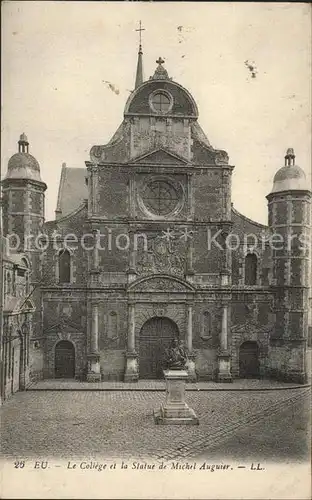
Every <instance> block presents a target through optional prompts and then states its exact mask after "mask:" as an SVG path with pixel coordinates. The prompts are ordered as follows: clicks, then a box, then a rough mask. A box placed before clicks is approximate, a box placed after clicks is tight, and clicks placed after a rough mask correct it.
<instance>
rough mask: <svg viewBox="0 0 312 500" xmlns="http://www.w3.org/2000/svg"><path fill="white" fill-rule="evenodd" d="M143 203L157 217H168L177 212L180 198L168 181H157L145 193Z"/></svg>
mask: <svg viewBox="0 0 312 500" xmlns="http://www.w3.org/2000/svg"><path fill="white" fill-rule="evenodd" d="M142 200H143V203H144V205H145V207H146V208H147V210H149V211H150V212H152V213H154V214H156V215H160V216H162V215H168V214H170V213H171V212H173V211H174V210H175V208H176V207H177V205H178V204H179V201H180V196H179V193H178V192H177V190H176V189H175V187H174V186H173V185H172V184H170V183H169V182H167V181H164V180H155V181H152V182H150V183H149V184H147V186H146V187H145V189H144V191H143V196H142Z"/></svg>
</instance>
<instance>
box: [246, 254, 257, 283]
mask: <svg viewBox="0 0 312 500" xmlns="http://www.w3.org/2000/svg"><path fill="white" fill-rule="evenodd" d="M257 261H258V259H257V256H256V255H255V254H254V253H249V254H248V255H246V257H245V285H256V284H257V263H258V262H257Z"/></svg>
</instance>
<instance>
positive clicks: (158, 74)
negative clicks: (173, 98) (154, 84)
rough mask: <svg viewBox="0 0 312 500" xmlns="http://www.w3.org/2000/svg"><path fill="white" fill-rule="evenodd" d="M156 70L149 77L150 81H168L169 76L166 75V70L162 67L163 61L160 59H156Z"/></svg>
mask: <svg viewBox="0 0 312 500" xmlns="http://www.w3.org/2000/svg"><path fill="white" fill-rule="evenodd" d="M156 62H157V64H158V66H157V68H156V70H155V73H154V75H153V76H151V79H152V80H169V76H168V73H167V70H166V69H165V68H164V67H163V64H164V62H165V61H164V59H163V58H162V57H159V58H158V59H157V61H156Z"/></svg>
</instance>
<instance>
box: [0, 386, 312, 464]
mask: <svg viewBox="0 0 312 500" xmlns="http://www.w3.org/2000/svg"><path fill="white" fill-rule="evenodd" d="M309 391H310V390H309V388H302V389H287V390H280V391H278V390H276V391H275V390H272V391H251V392H239V391H214V392H208V391H207V392H205V391H198V392H196V391H190V392H187V402H188V404H189V405H190V406H191V407H192V408H194V410H195V412H196V414H197V415H198V417H199V421H200V424H199V425H198V426H179V425H176V426H175V425H173V426H157V425H155V424H154V421H153V410H154V409H155V408H159V406H160V404H161V403H162V402H163V400H164V396H165V395H164V393H163V392H160V391H155V392H153V391H139V392H136V391H26V392H19V393H17V394H16V395H15V396H14V397H13V398H12V399H10V400H8V401H7V402H6V403H5V405H4V406H3V407H2V409H1V442H2V446H1V449H2V457H3V458H5V459H25V458H34V457H36V458H38V457H40V458H50V457H55V458H60V459H65V460H66V459H70V458H76V459H79V458H83V459H95V460H100V459H101V460H103V459H104V458H106V459H114V458H119V459H120V458H125V459H130V458H136V459H148V460H162V459H164V460H171V459H172V460H189V459H195V458H197V457H201V458H204V459H212V458H213V457H215V458H217V457H219V458H220V459H226V458H236V459H240V460H242V459H246V460H257V461H259V460H268V461H277V462H282V461H302V460H306V459H308V456H309V441H310V440H309V418H310V413H309V399H310V397H309Z"/></svg>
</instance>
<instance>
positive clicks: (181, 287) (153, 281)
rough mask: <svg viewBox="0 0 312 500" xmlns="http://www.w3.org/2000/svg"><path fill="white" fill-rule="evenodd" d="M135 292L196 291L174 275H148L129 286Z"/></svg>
mask: <svg viewBox="0 0 312 500" xmlns="http://www.w3.org/2000/svg"><path fill="white" fill-rule="evenodd" d="M128 290H129V291H131V292H132V291H133V292H187V293H189V292H194V287H193V286H192V285H191V284H190V283H187V282H186V281H183V280H181V279H179V278H175V277H174V276H166V275H159V276H148V277H146V278H142V279H140V280H137V281H135V282H133V283H131V285H130V286H129V288H128Z"/></svg>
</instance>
